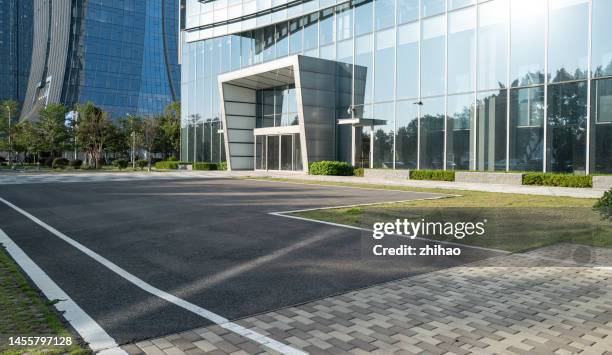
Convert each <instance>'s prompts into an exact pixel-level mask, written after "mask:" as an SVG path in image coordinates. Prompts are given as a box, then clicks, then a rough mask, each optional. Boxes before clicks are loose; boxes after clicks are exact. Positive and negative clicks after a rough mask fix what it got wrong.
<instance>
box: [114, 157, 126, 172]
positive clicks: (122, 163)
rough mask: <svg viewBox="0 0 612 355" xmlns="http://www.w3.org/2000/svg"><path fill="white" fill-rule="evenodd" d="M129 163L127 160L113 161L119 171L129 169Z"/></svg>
mask: <svg viewBox="0 0 612 355" xmlns="http://www.w3.org/2000/svg"><path fill="white" fill-rule="evenodd" d="M128 164H129V162H128V161H127V160H125V159H117V160H115V161H113V165H114V166H116V167H117V168H119V170H123V169H125V168H127V167H128Z"/></svg>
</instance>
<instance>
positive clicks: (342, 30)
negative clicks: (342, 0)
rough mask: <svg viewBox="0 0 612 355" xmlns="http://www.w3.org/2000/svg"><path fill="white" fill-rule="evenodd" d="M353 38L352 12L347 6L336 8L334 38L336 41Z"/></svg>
mask: <svg viewBox="0 0 612 355" xmlns="http://www.w3.org/2000/svg"><path fill="white" fill-rule="evenodd" d="M352 36H353V10H352V9H351V8H350V7H349V6H348V5H346V4H345V5H342V6H337V7H336V37H337V38H338V41H342V40H345V39H349V38H351V37H352Z"/></svg>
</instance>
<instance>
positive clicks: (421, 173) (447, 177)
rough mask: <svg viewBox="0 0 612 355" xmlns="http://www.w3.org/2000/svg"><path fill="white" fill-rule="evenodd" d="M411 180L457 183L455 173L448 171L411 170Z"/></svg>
mask: <svg viewBox="0 0 612 355" xmlns="http://www.w3.org/2000/svg"><path fill="white" fill-rule="evenodd" d="M409 174H410V175H409V176H410V180H436V181H455V172H454V171H448V170H410V173H409Z"/></svg>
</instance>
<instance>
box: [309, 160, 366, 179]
mask: <svg viewBox="0 0 612 355" xmlns="http://www.w3.org/2000/svg"><path fill="white" fill-rule="evenodd" d="M354 170H355V168H354V167H353V166H352V165H351V164H349V163H347V162H343V161H328V160H324V161H318V162H314V163H312V164H310V166H309V167H308V173H309V174H310V175H337V176H352V175H353V173H354Z"/></svg>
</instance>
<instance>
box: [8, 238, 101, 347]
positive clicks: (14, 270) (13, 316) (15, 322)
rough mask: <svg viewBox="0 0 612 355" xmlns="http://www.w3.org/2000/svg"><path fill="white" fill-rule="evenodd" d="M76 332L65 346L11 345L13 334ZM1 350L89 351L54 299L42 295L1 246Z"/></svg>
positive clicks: (63, 333)
mask: <svg viewBox="0 0 612 355" xmlns="http://www.w3.org/2000/svg"><path fill="white" fill-rule="evenodd" d="M17 335H20V336H28V335H29V336H53V335H55V336H64V337H65V336H72V339H73V342H74V343H73V345H71V346H65V347H44V346H39V347H9V344H8V337H9V336H17ZM0 353H1V354H24V353H28V354H43V353H44V354H65V353H71V354H87V353H90V351H89V350H87V349H86V347H84V346H83V345H80V344H79V343H78V342H77V338H76V337H75V336H74V335H73V334H71V333H70V332H68V331H67V330H66V327H65V326H64V325H63V324H62V322H61V321H60V318H59V316H58V315H57V314H56V313H55V312H54V310H53V309H52V305H51V302H48V301H46V300H45V299H44V297H43V296H41V295H39V294H38V292H36V291H35V290H34V289H33V288H32V287H31V286H30V285H29V283H28V282H27V281H26V279H25V277H24V276H23V275H22V273H21V270H20V269H19V268H18V267H17V265H16V264H15V263H14V262H13V260H12V259H11V258H10V257H9V256H8V255H7V254H6V251H5V250H4V249H2V248H0Z"/></svg>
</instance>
